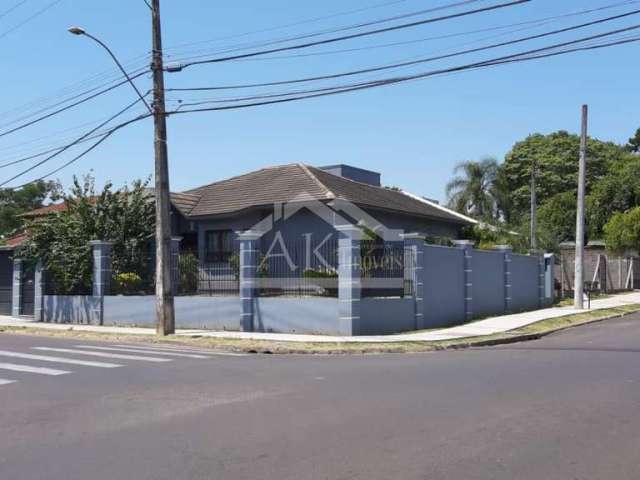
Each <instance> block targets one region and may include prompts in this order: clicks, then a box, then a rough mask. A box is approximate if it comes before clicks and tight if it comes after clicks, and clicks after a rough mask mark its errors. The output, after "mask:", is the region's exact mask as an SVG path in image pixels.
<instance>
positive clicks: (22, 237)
mask: <svg viewBox="0 0 640 480" xmlns="http://www.w3.org/2000/svg"><path fill="white" fill-rule="evenodd" d="M28 239H29V235H28V234H26V233H21V234H19V235H15V236H13V237H11V238H7V239H6V240H5V242H4V244H3V245H2V246H3V247H10V248H15V247H17V246H19V245H22V244H23V243H24V242H25V241H26V240H28Z"/></svg>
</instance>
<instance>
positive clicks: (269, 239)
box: [175, 208, 462, 258]
mask: <svg viewBox="0 0 640 480" xmlns="http://www.w3.org/2000/svg"><path fill="white" fill-rule="evenodd" d="M363 211H364V212H365V213H366V214H368V215H370V216H371V217H373V218H374V219H375V220H376V221H378V222H380V223H381V224H382V225H384V226H385V227H386V228H388V229H392V230H402V231H404V232H407V233H408V232H412V233H413V232H418V233H421V234H423V235H426V236H437V237H447V238H452V239H455V238H458V237H459V235H460V229H461V228H462V225H461V224H457V223H452V222H446V221H442V220H438V219H435V218H426V217H417V216H413V215H403V214H399V213H393V212H385V211H381V210H373V209H363ZM272 213H273V210H272V209H264V210H253V211H247V212H243V213H241V214H238V215H234V216H229V217H226V218H210V219H198V220H193V221H187V220H184V219H182V220H180V221H176V222H175V224H176V228H177V229H178V230H177V231H175V234H176V235H180V234H183V233H188V232H189V231H191V228H192V227H193V229H194V230H195V231H196V232H197V235H198V256H199V257H200V258H204V251H205V235H206V232H207V231H209V230H231V231H233V232H239V231H245V230H249V229H251V228H252V227H254V226H255V225H256V224H258V223H259V222H260V221H261V220H263V219H264V218H266V217H267V216H269V215H271V214H272ZM176 215H177V213H176ZM341 215H342V216H343V217H344V218H346V219H347V220H349V221H351V222H353V223H354V224H355V223H358V220H359V219H353V218H350V217H349V216H348V215H346V214H343V213H341ZM327 220H329V221H328V222H327V221H325V220H324V219H322V218H320V217H318V216H317V215H316V214H315V213H313V212H311V211H310V210H308V209H306V208H304V209H301V210H300V211H298V212H296V213H295V214H294V215H292V216H291V217H289V218H287V219H286V220H279V221H276V222H275V223H274V225H273V228H272V229H271V230H269V231H267V232H266V233H265V234H264V236H263V237H262V238H261V239H260V245H261V249H262V250H263V251H266V250H267V249H268V248H269V246H270V245H271V244H272V243H273V240H274V237H275V235H276V232H280V234H281V235H282V237H283V239H284V240H285V241H304V239H305V238H306V235H309V234H311V238H312V243H319V242H321V241H322V240H323V239H324V238H325V237H326V236H327V235H331V238H332V239H334V240H337V238H338V236H337V233H336V230H335V226H336V225H338V224H339V223H340V222H339V219H338V218H337V216H336V214H335V213H330V218H328V219H327ZM234 239H235V240H234V244H235V247H236V249H237V247H238V240H237V235H235V234H234Z"/></svg>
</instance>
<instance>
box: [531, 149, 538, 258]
mask: <svg viewBox="0 0 640 480" xmlns="http://www.w3.org/2000/svg"><path fill="white" fill-rule="evenodd" d="M536 203H537V199H536V162H535V160H534V161H533V162H531V250H532V251H535V250H537V249H538V238H537V233H538V216H537V206H536Z"/></svg>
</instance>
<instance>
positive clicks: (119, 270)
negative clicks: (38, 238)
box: [110, 248, 156, 295]
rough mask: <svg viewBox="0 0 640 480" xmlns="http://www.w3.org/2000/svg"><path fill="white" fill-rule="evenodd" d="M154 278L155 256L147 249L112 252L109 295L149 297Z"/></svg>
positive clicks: (153, 287) (152, 290) (153, 288)
mask: <svg viewBox="0 0 640 480" xmlns="http://www.w3.org/2000/svg"><path fill="white" fill-rule="evenodd" d="M155 276H156V275H155V255H154V253H153V251H152V250H150V249H149V248H145V249H131V250H127V251H124V252H113V254H112V264H111V289H110V293H111V295H151V294H153V292H154V290H155Z"/></svg>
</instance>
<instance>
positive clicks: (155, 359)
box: [32, 347, 172, 362]
mask: <svg viewBox="0 0 640 480" xmlns="http://www.w3.org/2000/svg"><path fill="white" fill-rule="evenodd" d="M32 348H33V349H34V350H42V351H45V352H59V353H71V354H77V355H90V356H94V357H103V358H116V359H121V360H137V361H142V362H171V361H172V360H171V359H170V358H158V357H142V356H139V355H123V354H120V353H107V352H95V351H90V350H75V349H71V348H52V347H32ZM92 348H93V347H92ZM149 353H151V352H149Z"/></svg>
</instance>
